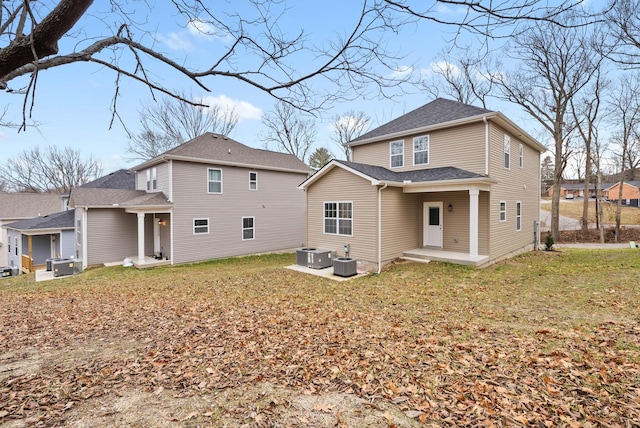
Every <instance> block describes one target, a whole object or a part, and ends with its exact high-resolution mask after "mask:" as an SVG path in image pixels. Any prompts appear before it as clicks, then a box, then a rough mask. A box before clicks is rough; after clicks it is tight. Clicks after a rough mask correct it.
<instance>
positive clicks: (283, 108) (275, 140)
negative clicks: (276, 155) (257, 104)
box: [261, 102, 317, 162]
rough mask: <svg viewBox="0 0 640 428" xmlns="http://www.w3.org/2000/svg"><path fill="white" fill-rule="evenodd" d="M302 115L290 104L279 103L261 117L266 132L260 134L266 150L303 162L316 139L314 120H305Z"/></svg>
mask: <svg viewBox="0 0 640 428" xmlns="http://www.w3.org/2000/svg"><path fill="white" fill-rule="evenodd" d="M303 115H304V113H302V112H301V111H300V110H297V109H296V108H294V107H293V106H292V105H291V104H287V103H285V102H279V103H277V104H276V105H275V107H274V109H273V110H272V111H270V112H268V113H266V114H265V115H263V116H262V123H263V125H264V126H265V128H266V130H265V131H264V132H263V133H262V134H261V137H262V141H264V143H265V147H266V148H267V149H272V150H276V151H280V152H285V153H289V154H292V155H294V156H295V157H297V158H298V159H300V160H301V161H302V162H305V159H306V158H307V153H308V152H309V150H310V149H311V146H312V145H313V142H314V140H315V138H316V132H317V130H316V127H315V124H314V120H313V119H311V118H308V119H305V118H304V116H303Z"/></svg>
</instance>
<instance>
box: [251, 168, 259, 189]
mask: <svg viewBox="0 0 640 428" xmlns="http://www.w3.org/2000/svg"><path fill="white" fill-rule="evenodd" d="M249 190H258V173H257V172H250V173H249Z"/></svg>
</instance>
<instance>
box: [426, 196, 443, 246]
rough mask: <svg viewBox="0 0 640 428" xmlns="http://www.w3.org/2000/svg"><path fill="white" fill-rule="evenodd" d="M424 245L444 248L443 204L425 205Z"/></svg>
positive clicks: (429, 203)
mask: <svg viewBox="0 0 640 428" xmlns="http://www.w3.org/2000/svg"><path fill="white" fill-rule="evenodd" d="M423 235H424V236H423V241H422V242H423V245H424V246H425V247H440V248H442V202H424V203H423Z"/></svg>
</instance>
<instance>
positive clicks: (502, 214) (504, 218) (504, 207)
mask: <svg viewBox="0 0 640 428" xmlns="http://www.w3.org/2000/svg"><path fill="white" fill-rule="evenodd" d="M500 221H501V222H503V221H507V202H506V201H500Z"/></svg>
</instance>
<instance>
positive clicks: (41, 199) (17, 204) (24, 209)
mask: <svg viewBox="0 0 640 428" xmlns="http://www.w3.org/2000/svg"><path fill="white" fill-rule="evenodd" d="M61 208H62V200H61V198H60V195H59V194H57V193H0V219H15V220H17V219H23V218H32V217H37V216H42V215H45V214H51V213H55V212H58V211H60V209H61Z"/></svg>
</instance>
